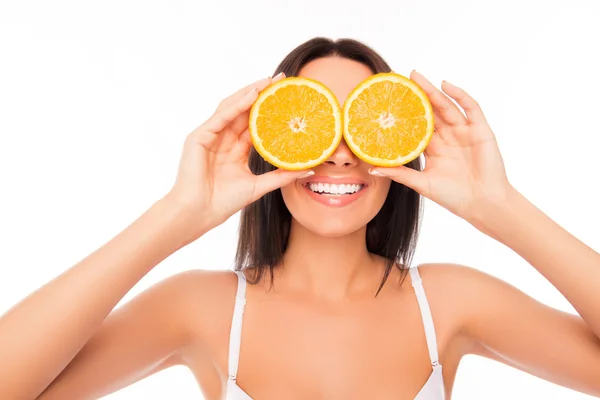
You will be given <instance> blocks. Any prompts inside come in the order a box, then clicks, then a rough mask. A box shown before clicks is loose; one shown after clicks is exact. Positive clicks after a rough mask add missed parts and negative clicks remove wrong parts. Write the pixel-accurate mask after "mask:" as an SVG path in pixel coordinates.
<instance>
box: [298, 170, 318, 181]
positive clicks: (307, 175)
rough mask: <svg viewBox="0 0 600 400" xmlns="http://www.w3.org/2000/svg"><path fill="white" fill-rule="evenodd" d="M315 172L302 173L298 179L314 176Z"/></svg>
mask: <svg viewBox="0 0 600 400" xmlns="http://www.w3.org/2000/svg"><path fill="white" fill-rule="evenodd" d="M314 174H315V171H308V172H307V173H305V174H304V175H300V176H299V177H298V178H296V179H302V178H308V177H309V176H312V175H314Z"/></svg>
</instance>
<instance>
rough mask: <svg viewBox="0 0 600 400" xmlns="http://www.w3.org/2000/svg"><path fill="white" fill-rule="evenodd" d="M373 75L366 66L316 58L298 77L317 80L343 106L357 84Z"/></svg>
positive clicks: (346, 61)
mask: <svg viewBox="0 0 600 400" xmlns="http://www.w3.org/2000/svg"><path fill="white" fill-rule="evenodd" d="M371 75H373V71H371V69H370V68H369V67H367V66H366V65H364V64H362V63H360V62H358V61H354V60H349V59H347V58H342V57H335V56H333V57H323V58H317V59H316V60H312V61H311V62H309V63H307V64H306V65H305V66H304V67H302V69H301V70H300V72H299V74H298V76H301V77H304V78H310V79H314V80H317V81H319V82H321V83H322V84H324V85H325V86H327V87H328V88H329V89H330V90H331V91H332V92H333V93H334V94H335V96H336V97H337V99H338V101H339V103H340V104H343V103H344V101H345V100H346V97H348V95H349V94H350V92H351V91H352V90H353V89H354V88H355V87H356V86H358V84H359V83H361V82H362V81H364V80H365V79H367V78H368V77H369V76H371Z"/></svg>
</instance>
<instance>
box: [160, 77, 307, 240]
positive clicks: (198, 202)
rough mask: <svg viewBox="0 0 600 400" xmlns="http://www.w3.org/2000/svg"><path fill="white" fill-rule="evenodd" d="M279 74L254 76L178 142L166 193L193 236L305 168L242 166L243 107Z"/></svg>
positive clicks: (246, 138)
mask: <svg viewBox="0 0 600 400" xmlns="http://www.w3.org/2000/svg"><path fill="white" fill-rule="evenodd" d="M284 77H285V76H284V75H283V74H280V75H278V76H277V77H275V78H272V79H271V78H267V79H263V80H260V81H258V82H255V83H253V84H251V85H249V86H247V87H245V88H243V89H241V90H240V91H238V92H236V93H234V94H233V95H231V96H230V97H228V98H226V99H225V100H223V101H222V102H221V103H220V104H219V106H218V107H217V109H216V111H215V113H214V114H213V115H212V116H211V117H210V118H209V119H208V120H207V121H206V122H204V123H203V124H202V125H201V126H199V127H198V128H196V129H195V130H194V131H193V132H191V133H190V134H189V135H188V136H187V138H186V140H185V144H184V147H183V154H182V157H181V161H180V165H179V170H178V174H177V179H176V182H175V184H174V186H173V188H172V189H171V190H170V191H169V193H168V194H167V196H166V198H168V199H170V200H172V201H173V202H174V204H176V205H177V206H178V207H183V208H184V213H185V215H186V225H187V224H189V225H188V226H190V228H191V230H192V232H191V235H192V237H191V238H188V241H193V240H195V239H197V238H198V237H200V236H201V235H202V234H203V233H204V232H206V231H208V230H210V229H212V228H214V227H215V226H217V225H219V224H221V223H223V222H225V221H226V220H227V219H228V218H229V217H230V216H231V215H233V214H234V213H236V212H237V211H239V210H240V209H242V208H243V207H245V206H246V205H248V204H250V203H251V202H253V201H255V200H257V199H259V198H260V197H262V196H263V195H264V194H266V193H267V192H270V191H272V190H275V189H277V188H280V187H282V186H285V185H287V184H289V183H291V182H293V181H294V180H296V179H297V178H299V177H301V176H304V175H306V174H307V173H310V172H309V171H285V170H275V171H272V172H268V173H266V174H263V175H259V176H257V175H254V174H253V173H252V172H251V171H250V168H249V167H248V154H249V152H250V149H251V147H252V142H251V140H250V134H249V132H248V118H249V110H250V108H251V107H252V105H253V104H254V102H255V101H256V99H257V96H258V93H259V92H260V91H262V90H264V89H266V88H267V87H268V86H270V85H271V84H272V83H274V82H277V81H278V80H281V79H283V78H284Z"/></svg>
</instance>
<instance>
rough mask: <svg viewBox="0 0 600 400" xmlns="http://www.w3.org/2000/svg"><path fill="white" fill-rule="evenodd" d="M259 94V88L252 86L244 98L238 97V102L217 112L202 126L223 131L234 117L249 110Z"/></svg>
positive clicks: (214, 130) (208, 129) (209, 129)
mask: <svg viewBox="0 0 600 400" xmlns="http://www.w3.org/2000/svg"><path fill="white" fill-rule="evenodd" d="M257 96H258V89H257V88H252V89H251V90H250V91H249V92H248V93H246V94H245V95H244V96H243V97H242V98H240V99H238V101H237V102H236V103H234V104H232V105H230V106H229V107H225V108H223V109H222V110H221V111H218V112H216V113H215V114H214V115H213V116H212V117H210V118H209V119H208V120H207V121H206V122H205V123H204V124H203V126H202V127H203V128H204V129H205V130H207V131H209V132H213V133H219V132H221V131H222V130H223V129H225V127H226V126H227V125H229V124H230V123H231V122H232V121H233V120H234V119H236V118H237V117H239V116H240V115H242V114H243V113H244V112H246V111H248V109H249V108H250V107H251V106H252V104H254V102H255V101H256V98H257ZM246 119H247V118H246Z"/></svg>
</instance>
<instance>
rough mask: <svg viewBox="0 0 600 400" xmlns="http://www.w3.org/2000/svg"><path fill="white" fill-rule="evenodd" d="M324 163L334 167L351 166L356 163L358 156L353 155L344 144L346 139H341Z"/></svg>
mask: <svg viewBox="0 0 600 400" xmlns="http://www.w3.org/2000/svg"><path fill="white" fill-rule="evenodd" d="M324 164H325V165H331V166H336V167H353V166H356V165H358V157H356V156H355V155H354V153H353V152H352V150H350V148H349V147H348V145H347V144H346V141H345V140H344V139H342V141H341V142H340V144H339V145H338V147H337V149H335V151H334V152H333V154H332V155H331V156H330V157H329V158H328V159H327V161H325V162H324Z"/></svg>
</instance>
